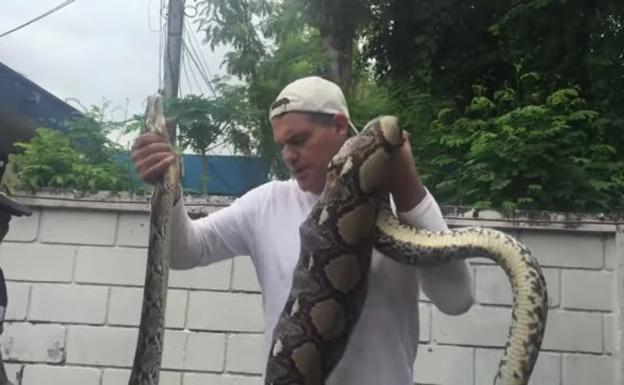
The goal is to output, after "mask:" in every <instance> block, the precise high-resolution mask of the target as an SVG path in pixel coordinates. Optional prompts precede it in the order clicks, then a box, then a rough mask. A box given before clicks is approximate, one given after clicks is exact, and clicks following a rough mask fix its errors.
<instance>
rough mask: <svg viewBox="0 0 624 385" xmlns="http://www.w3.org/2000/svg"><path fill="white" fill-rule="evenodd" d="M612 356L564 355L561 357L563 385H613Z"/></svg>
mask: <svg viewBox="0 0 624 385" xmlns="http://www.w3.org/2000/svg"><path fill="white" fill-rule="evenodd" d="M614 366H615V360H614V358H613V357H612V356H595V355H584V354H566V355H564V356H563V385H587V384H601V385H602V384H605V385H606V384H615V383H616V382H615V381H616V378H615V367H614Z"/></svg>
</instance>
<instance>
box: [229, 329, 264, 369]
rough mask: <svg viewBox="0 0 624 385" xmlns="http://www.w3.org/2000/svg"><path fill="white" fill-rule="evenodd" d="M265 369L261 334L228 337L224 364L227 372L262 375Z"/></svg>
mask: <svg viewBox="0 0 624 385" xmlns="http://www.w3.org/2000/svg"><path fill="white" fill-rule="evenodd" d="M265 368H266V362H265V361H264V335H263V334H230V335H229V336H228V342H227V356H226V363H225V370H226V371H227V372H234V373H249V374H262V373H263V372H264V369H265Z"/></svg>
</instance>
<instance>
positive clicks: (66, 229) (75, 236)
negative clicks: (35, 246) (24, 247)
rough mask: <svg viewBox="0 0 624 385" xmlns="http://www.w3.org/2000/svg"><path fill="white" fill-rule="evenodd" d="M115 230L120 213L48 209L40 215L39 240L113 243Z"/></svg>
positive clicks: (109, 244) (96, 243)
mask: <svg viewBox="0 0 624 385" xmlns="http://www.w3.org/2000/svg"><path fill="white" fill-rule="evenodd" d="M116 230H117V214H116V213H113V212H97V213H96V212H93V211H89V210H53V209H47V210H45V211H44V212H43V213H42V214H41V231H40V234H39V240H40V241H41V242H46V243H69V244H79V245H103V246H104V245H106V246H112V245H113V244H114V243H115V233H116Z"/></svg>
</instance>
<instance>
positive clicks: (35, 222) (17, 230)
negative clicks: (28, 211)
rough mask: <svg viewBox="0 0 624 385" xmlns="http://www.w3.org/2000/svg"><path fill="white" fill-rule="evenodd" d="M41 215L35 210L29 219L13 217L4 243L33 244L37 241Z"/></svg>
mask: <svg viewBox="0 0 624 385" xmlns="http://www.w3.org/2000/svg"><path fill="white" fill-rule="evenodd" d="M40 215H41V212H40V211H39V210H33V211H32V215H31V216H29V217H13V218H12V219H11V222H9V232H8V233H7V235H6V237H4V242H7V241H8V242H33V241H34V240H35V239H37V233H38V232H39V217H40Z"/></svg>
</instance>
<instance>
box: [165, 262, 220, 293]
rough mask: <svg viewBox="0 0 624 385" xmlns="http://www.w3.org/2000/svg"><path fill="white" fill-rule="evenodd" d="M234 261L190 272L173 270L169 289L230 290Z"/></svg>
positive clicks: (196, 268) (199, 267) (198, 268)
mask: <svg viewBox="0 0 624 385" xmlns="http://www.w3.org/2000/svg"><path fill="white" fill-rule="evenodd" d="M231 271H232V260H231V259H226V260H223V261H219V262H216V263H212V264H210V265H208V266H198V267H194V268H192V269H190V270H171V271H170V272H169V287H174V288H178V289H200V290H224V291H225V290H228V289H229V288H230V275H231Z"/></svg>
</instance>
